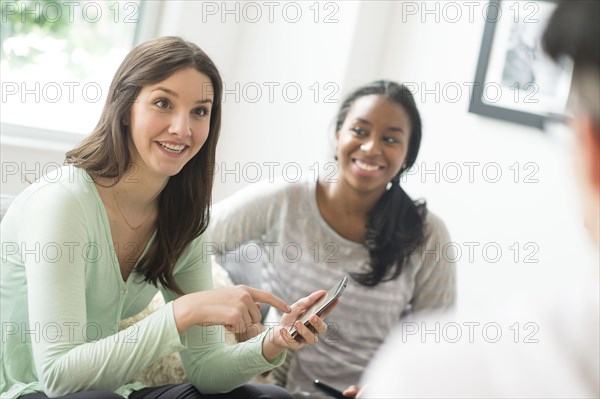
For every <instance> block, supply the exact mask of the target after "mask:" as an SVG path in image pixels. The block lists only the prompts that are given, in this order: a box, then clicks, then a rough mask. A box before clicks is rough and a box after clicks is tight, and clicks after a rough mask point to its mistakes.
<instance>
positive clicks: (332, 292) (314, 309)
mask: <svg viewBox="0 0 600 399" xmlns="http://www.w3.org/2000/svg"><path fill="white" fill-rule="evenodd" d="M347 284H348V276H344V278H343V279H341V280H340V282H339V283H337V284H336V285H334V286H333V287H331V288H330V289H329V291H327V295H325V296H324V297H323V298H321V299H319V300H318V301H317V302H316V303H314V304H313V305H312V306H311V307H310V308H308V309H307V310H306V312H305V313H304V315H303V316H302V317H301V318H299V319H298V320H299V321H300V322H301V323H302V324H304V325H305V326H308V325H309V321H308V319H310V317H311V316H312V315H314V314H316V315H317V316H321V315H322V314H323V313H325V311H326V310H327V309H329V307H330V306H331V305H332V304H333V302H334V301H335V300H336V299H338V298H339V297H340V296H342V292H344V289H345V288H346V285H347ZM294 324H295V323H294ZM289 332H290V334H292V337H293V338H296V335H298V331H297V330H296V328H295V327H294V326H292V327H290V328H289Z"/></svg>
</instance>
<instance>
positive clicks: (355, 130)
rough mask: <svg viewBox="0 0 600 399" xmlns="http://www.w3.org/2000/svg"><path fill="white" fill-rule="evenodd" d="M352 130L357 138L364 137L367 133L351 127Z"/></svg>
mask: <svg viewBox="0 0 600 399" xmlns="http://www.w3.org/2000/svg"><path fill="white" fill-rule="evenodd" d="M350 130H352V131H353V132H354V133H355V134H356V135H357V136H364V135H365V134H367V132H365V131H364V130H363V129H361V128H360V127H353V128H352V129H350Z"/></svg>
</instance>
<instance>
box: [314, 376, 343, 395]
mask: <svg viewBox="0 0 600 399" xmlns="http://www.w3.org/2000/svg"><path fill="white" fill-rule="evenodd" d="M313 384H315V386H316V387H317V388H319V389H320V390H321V391H323V392H325V393H327V394H329V396H331V397H334V398H339V399H344V398H346V396H344V394H342V391H338V390H337V389H335V388H334V387H332V386H330V385H327V384H325V383H324V382H321V381H319V380H314V381H313Z"/></svg>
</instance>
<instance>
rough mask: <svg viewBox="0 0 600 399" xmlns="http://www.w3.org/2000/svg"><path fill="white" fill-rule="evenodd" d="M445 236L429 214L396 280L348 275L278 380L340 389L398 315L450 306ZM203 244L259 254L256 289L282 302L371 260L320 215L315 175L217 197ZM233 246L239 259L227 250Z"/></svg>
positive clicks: (220, 254) (222, 255) (291, 386)
mask: <svg viewBox="0 0 600 399" xmlns="http://www.w3.org/2000/svg"><path fill="white" fill-rule="evenodd" d="M449 241H450V237H449V235H448V232H447V230H446V227H445V226H444V223H443V222H442V221H441V220H440V219H439V218H438V217H436V216H435V215H434V214H432V213H431V212H428V215H427V218H426V223H425V245H424V246H423V248H422V249H421V250H420V251H417V252H416V253H415V254H413V255H412V257H411V258H410V259H409V262H408V263H407V264H406V265H405V267H404V269H403V271H402V274H401V275H400V277H399V278H397V279H395V280H393V281H387V282H384V283H380V284H378V285H377V286H375V287H365V286H363V285H360V284H358V283H357V282H356V281H354V280H353V279H351V280H350V282H349V283H348V286H347V288H346V290H345V291H344V294H343V295H342V298H341V302H340V304H339V305H338V307H337V308H336V309H335V310H334V311H333V313H331V314H330V315H329V316H328V317H327V323H328V326H329V327H328V332H327V333H326V334H324V336H322V337H321V338H320V340H319V343H318V344H317V345H316V346H305V347H304V348H303V349H301V350H300V351H298V352H297V353H296V354H295V355H294V356H293V358H292V359H291V364H290V366H289V370H288V373H287V385H286V388H287V389H288V390H289V391H290V392H292V393H297V392H299V391H307V392H312V393H313V394H319V395H322V393H320V391H315V389H314V387H313V384H312V381H313V379H316V378H318V379H320V380H322V381H323V382H325V383H327V384H330V385H332V386H334V387H337V388H339V389H344V388H346V387H347V386H348V385H351V384H356V383H357V382H358V381H359V378H360V375H361V374H362V372H363V370H364V368H365V367H366V365H367V363H368V362H369V360H370V359H371V357H372V355H373V354H374V353H375V351H376V350H377V348H378V347H379V345H380V344H381V343H382V342H383V339H384V338H385V337H386V336H387V334H388V333H389V332H390V330H391V329H392V328H393V327H394V326H395V325H396V324H397V323H398V322H399V321H400V319H401V317H402V315H403V314H406V313H407V312H409V311H410V310H412V311H413V312H414V311H419V310H423V309H432V308H439V307H446V306H449V305H451V304H453V303H454V299H455V265H454V264H453V263H451V262H450V261H449V260H453V259H455V256H453V255H452V253H451V250H452V249H453V247H452V246H448V247H446V248H444V246H445V244H447V243H448V242H449ZM249 242H251V244H250V245H247V246H245V247H244V246H243V245H244V244H245V243H249ZM399 244H400V243H399ZM207 245H211V246H212V249H213V250H214V252H215V253H216V254H217V256H216V258H217V261H218V262H220V263H221V264H224V263H230V262H232V261H234V262H242V263H246V264H248V265H256V262H261V263H262V264H263V265H264V267H262V277H263V281H265V282H267V283H268V284H270V286H267V287H265V288H266V289H270V290H271V291H272V292H273V293H274V294H275V295H278V296H279V297H281V298H282V299H283V300H285V301H287V302H288V303H293V302H295V301H297V300H298V299H300V298H302V297H304V296H306V295H308V294H309V293H311V292H314V291H316V290H319V289H325V290H327V289H329V288H330V287H332V286H333V285H334V284H335V283H337V282H338V281H339V280H340V279H341V278H342V277H343V276H344V275H346V274H348V273H352V272H364V271H365V270H367V265H368V264H369V262H370V258H369V252H368V250H367V248H366V247H365V246H364V245H362V244H359V243H355V242H352V241H349V240H347V239H345V238H342V237H341V236H340V235H338V234H337V233H336V232H335V231H334V230H333V229H332V228H331V227H330V226H329V225H328V224H327V223H326V222H325V220H324V219H323V218H322V217H321V215H320V212H319V209H318V206H317V200H316V183H315V182H314V181H301V182H298V183H287V182H285V181H283V180H279V181H276V182H274V183H268V182H261V183H257V184H253V185H251V186H250V187H248V188H246V189H244V190H241V191H239V192H237V193H236V194H234V195H233V196H231V197H229V198H227V199H226V200H224V201H222V202H220V203H218V204H216V205H215V206H214V207H213V211H212V214H211V226H210V228H209V239H208V241H207ZM239 248H242V250H241V251H238V253H237V256H238V259H235V257H234V255H233V254H228V255H227V254H226V253H227V252H228V251H234V250H236V249H239ZM261 251H262V252H261ZM263 287H264V286H263Z"/></svg>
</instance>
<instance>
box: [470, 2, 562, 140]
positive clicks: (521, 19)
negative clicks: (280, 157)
mask: <svg viewBox="0 0 600 399" xmlns="http://www.w3.org/2000/svg"><path fill="white" fill-rule="evenodd" d="M556 5H557V1H556V0H536V1H518V2H512V1H503V0H490V1H489V3H488V4H487V10H486V11H487V13H486V22H485V29H484V33H483V39H482V42H481V50H480V52H479V60H478V63H477V70H476V73H475V81H474V84H473V89H472V100H471V102H470V105H469V112H470V113H474V114H478V115H483V116H486V117H490V118H495V119H500V120H504V121H509V122H513V123H518V124H522V125H527V126H531V127H534V128H538V129H543V128H544V125H545V124H546V123H547V122H549V121H557V120H563V119H564V116H565V113H566V111H565V109H566V104H567V99H568V96H569V92H570V86H571V76H572V69H573V68H572V65H571V64H570V63H569V61H568V60H564V61H563V62H561V63H560V65H557V64H556V63H554V62H553V61H552V60H550V59H549V57H548V56H546V54H544V52H543V49H542V46H541V36H542V34H543V31H544V28H545V26H546V25H547V22H548V20H549V17H550V15H551V14H552V11H553V10H554V8H555V7H556Z"/></svg>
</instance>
